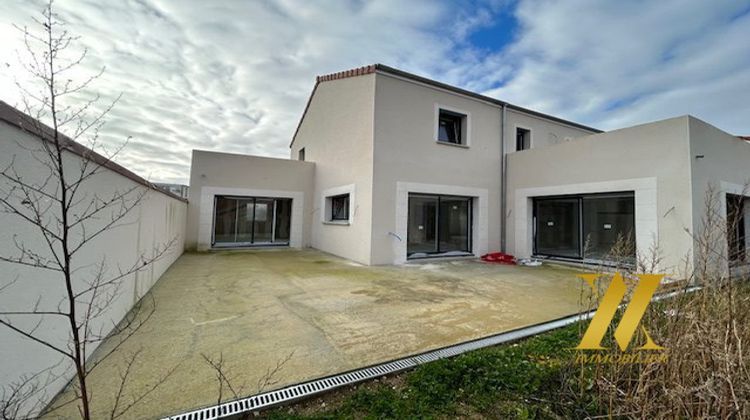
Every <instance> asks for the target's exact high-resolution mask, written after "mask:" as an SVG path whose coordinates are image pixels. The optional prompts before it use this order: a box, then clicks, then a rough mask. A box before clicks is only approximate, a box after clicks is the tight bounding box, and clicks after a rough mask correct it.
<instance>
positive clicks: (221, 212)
mask: <svg viewBox="0 0 750 420" xmlns="http://www.w3.org/2000/svg"><path fill="white" fill-rule="evenodd" d="M236 222H237V200H235V199H232V198H226V197H216V214H215V218H214V242H215V243H226V242H234V238H235V230H236V226H237V225H236Z"/></svg>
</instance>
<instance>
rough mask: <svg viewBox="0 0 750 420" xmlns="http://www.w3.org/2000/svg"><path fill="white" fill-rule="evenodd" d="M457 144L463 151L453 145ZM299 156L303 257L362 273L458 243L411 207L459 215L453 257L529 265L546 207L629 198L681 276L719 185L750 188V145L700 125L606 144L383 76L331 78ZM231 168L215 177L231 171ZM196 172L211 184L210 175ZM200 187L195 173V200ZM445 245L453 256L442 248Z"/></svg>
mask: <svg viewBox="0 0 750 420" xmlns="http://www.w3.org/2000/svg"><path fill="white" fill-rule="evenodd" d="M441 130H442V131H441ZM449 130H453V131H451V133H454V134H446V133H448V131H449ZM455 132H460V136H459V137H460V139H458V140H456V139H453V140H451V138H449V137H450V136H455ZM441 136H449V137H445V138H442V137H441ZM446 140H449V141H446ZM290 148H291V150H290V152H291V153H290V155H291V160H290V161H278V162H279V163H278V164H279V165H282V162H284V163H283V165H286V166H288V165H289V162H292V161H294V162H295V163H297V164H299V165H303V164H304V165H311V166H312V168H311V169H310V172H309V175H305V180H307V181H309V184H308V185H307V186H306V188H307V189H305V188H298V189H296V190H297V191H298V192H300V193H303V195H304V197H305V198H304V199H305V200H306V201H305V202H306V203H308V204H307V205H309V206H310V207H309V209H308V211H309V212H310V213H309V215H310V217H309V218H305V219H304V222H303V223H304V224H305V225H304V226H303V227H302V230H304V231H305V232H307V233H306V234H309V236H306V238H308V240H306V241H303V242H304V244H303V246H306V245H308V244H309V245H310V246H312V247H314V248H318V249H320V250H323V251H326V252H330V253H332V254H336V255H340V256H343V257H345V258H349V259H352V260H355V261H358V262H360V263H363V264H398V263H403V262H405V261H407V260H408V259H409V256H410V255H412V256H414V255H419V256H424V253H422V252H414V253H410V252H409V250H408V247H409V246H412V245H407V242H408V241H407V239H408V237H409V234H410V232H411V233H412V234H413V235H417V236H419V237H420V238H427V237H428V236H429V235H427V234H426V233H424V232H431V231H432V230H434V231H435V232H440V231H441V229H443V230H445V229H449V230H450V231H451V232H452V231H455V230H456V226H453V225H450V226H448V227H446V226H442V225H443V224H444V223H443V219H441V218H440V217H438V216H435V220H436V221H437V222H436V224H437V225H436V226H432V225H430V224H419V226H417V227H414V226H410V224H414V220H413V216H410V211H416V210H414V209H417V207H414V209H412V210H410V200H411V198H412V197H414V198H415V200H416V199H421V200H424V201H425V203H427V204H425V205H424V206H425V207H423V208H418V210H419V211H422V212H423V213H424V212H427V213H425V214H429V215H428V216H421V217H422V218H421V219H419V220H428V221H429V220H430V219H429V218H430V217H432V213H430V212H432V211H433V209H437V210H434V211H437V212H447V211H457V212H459V213H457V214H458V216H455V217H454V219H451V223H453V222H456V221H460V223H464V221H467V222H466V223H469V226H468V229H464V230H463V231H461V229H458V231H461V232H462V234H463V235H464V236H466V237H468V239H467V240H466V242H461V246H463V248H461V250H462V252H448V253H447V255H452V256H466V255H469V256H474V257H478V256H481V255H482V254H484V253H487V252H491V251H498V250H503V251H507V252H509V253H512V254H515V255H516V256H518V257H528V256H532V255H535V254H538V252H537V251H538V250H537V249H536V245H535V244H536V241H537V238H536V232H535V229H536V228H535V226H537V225H535V223H538V222H539V221H538V220H536V219H535V216H534V208H535V207H534V206H535V204H534V203H535V202H537V200H541V199H549V198H551V197H563V198H565V197H588V195H597V196H599V195H603V194H605V193H618V194H620V193H621V194H625V195H626V196H627V197H630V198H629V199H630V200H632V203H633V210H632V219H633V224H634V228H633V232H632V235H633V237H634V240H635V246H636V248H637V249H636V254H637V256H639V257H645V256H646V255H648V254H649V253H652V252H653V250H654V249H657V250H658V252H659V253H660V254H661V256H662V263H661V268H662V269H663V270H664V271H665V272H667V273H669V274H673V275H678V271H679V268H680V267H682V266H684V265H685V264H684V263H685V262H690V261H691V258H692V254H693V251H694V250H693V241H692V239H691V235H693V234H694V233H695V232H697V231H699V229H700V217H699V216H698V215H699V214H701V213H702V212H703V210H704V209H703V208H702V207H701V206H702V197H701V196H702V195H704V194H705V191H706V190H707V189H708V188H709V185H716V186H717V187H721V188H724V189H726V190H727V191H725V192H728V191H730V190H731V191H735V193H736V190H737V188H738V186H743V185H745V184H746V183H747V182H749V181H750V165H748V164H747V162H750V143H748V142H746V141H743V140H741V139H739V138H737V137H735V136H732V135H729V134H727V133H724V132H722V131H720V130H718V129H716V128H714V127H711V126H710V125H708V124H705V123H703V122H701V121H699V120H697V119H695V118H692V117H679V118H673V119H669V120H665V121H659V122H654V123H650V124H644V125H640V126H636V127H630V128H626V129H621V130H615V131H612V132H607V133H602V132H600V131H598V130H595V129H592V128H589V127H585V126H582V125H580V124H576V123H573V122H569V121H565V120H561V119H559V118H556V117H552V116H549V115H544V114H540V113H537V112H534V111H531V110H527V109H523V108H520V107H517V106H514V105H511V104H507V103H504V102H501V101H498V100H495V99H492V98H488V97H484V96H481V95H478V94H475V93H472V92H467V91H464V90H461V89H458V88H454V87H451V86H447V85H444V84H441V83H439V82H435V81H431V80H428V79H424V78H421V77H419V76H415V75H411V74H408V73H404V72H401V71H399V70H396V69H392V68H389V67H386V66H382V65H373V66H368V67H363V68H360V69H356V70H351V71H347V72H342V73H336V74H331V75H326V76H321V77H319V78H318V80H317V83H316V85H315V88H314V89H313V93H312V94H311V97H310V99H309V102H308V105H307V108H306V109H305V112H304V114H303V116H302V118H301V121H300V124H299V127H298V129H297V132H296V133H295V136H294V139H293V141H292V144H291V147H290ZM517 148H520V150H517ZM248 159H249V158H248ZM301 159H304V160H305V161H306V162H300V160H301ZM226 163H227V162H226V161H220V160H216V161H215V162H214V165H222V166H223V167H224V168H225V170H227V171H230V172H231V171H232V169H231V167H232V166H231V165H229V166H227V165H225V164H226ZM209 166H210V165H209ZM196 168H200V169H199V170H200V171H206V169H205V168H206V166H205V165H204V164H202V163H201V164H200V165H199V164H196V163H195V162H194V167H193V171H195V170H196ZM247 170H252V169H248V168H244V169H242V170H240V171H239V172H237V174H241V173H244V172H242V171H247ZM230 176H231V173H230ZM308 176H309V177H310V178H309V179H308V178H307V177H308ZM240 178H242V179H240V180H237V182H234V181H233V183H232V186H233V187H241V188H247V189H250V190H252V189H275V188H268V185H269V183H277V182H279V179H283V180H284V183H286V184H288V183H289V182H295V181H293V180H294V179H296V178H294V176H291V178H290V175H289V173H288V172H287V173H286V175H284V176H280V177H279V179H273V180H271V179H270V178H266V179H263V180H258V179H256V178H252V179H251V178H249V177H240ZM192 180H197V178H196V175H195V174H193V175H192V176H191V189H192V188H193V181H192ZM204 185H205V184H204ZM210 185H211V186H212V187H222V186H224V185H223V184H222V183H211V184H210ZM722 186H723V187H722ZM290 188H291V187H290ZM292 189H293V188H292ZM285 190H286V188H285ZM740 192H741V191H740ZM725 195H726V194H724V195H723V196H721V195H720V196H721V197H723V198H721V197H720V199H721V200H724V204H723V205H726V204H725V200H726V197H725ZM342 196H345V197H346V198H347V199H348V201H347V202H346V204H342V205H348V210H349V213H348V214H347V218H346V219H345V220H331V217H332V212H335V210H334V209H333V208H332V206H334V204H333V203H334V201H333V200H334V199H336V197H342ZM308 197H309V199H308ZM582 199H583V198H582ZM431 200H432V201H431ZM443 200H446V201H445V202H446V203H448V205H445V206H444V205H443V204H441V203H444V202H443ZM451 200H454V201H451ZM455 200H459V201H455ZM433 201H434V202H436V203H438V204H432V203H433ZM202 206H203V213H202V216H201V218H200V223H202V224H203V225H206V226H208V223H210V220H211V217H212V212H211V211H210V210H209V209H208V207H207V206H206V205H205V203H204V204H202ZM440 206H443V207H445V208H443V207H440ZM191 207H193V203H192V202H191ZM459 208H460V209H459ZM456 209H458V210H456ZM451 214H453V213H451ZM410 217H411V218H410ZM446 217H449V216H446ZM450 217H453V216H450ZM581 217H583V216H581ZM195 220H197V219H195ZM581 220H582V219H581ZM192 221H193V219H192V218H191V222H189V225H191V224H192ZM744 223H748V222H747V218H746V219H745V221H744ZM453 224H455V223H453ZM606 226H607V224H605V226H604V229H607V227H606ZM459 228H461V226H459ZM413 229H417V230H413ZM415 232H416V234H415ZM446 235H447V234H446ZM204 236H205V235H204ZM435 236H436V239H435V243H436V244H437V245H436V246H437V249H438V250H440V247H441V246H442V242H443V239H442V237H440V236H439V234H437V233H436V234H435ZM747 237H750V235H747ZM453 239H455V237H450V240H453ZM424 240H427V239H424ZM429 240H432V239H429ZM460 240H461V241H463V240H464V239H463V237H461V239H460ZM451 245H452V244H450V243H449V244H448V246H449V247H450V246H451ZM292 246H295V245H292ZM210 247H211V246H209V248H210ZM199 248H201V246H200V245H199ZM203 249H205V246H204V247H203ZM747 249H750V244H747ZM428 256H446V255H442V254H440V252H437V253H434V254H429V255H428ZM582 258H583V257H582Z"/></svg>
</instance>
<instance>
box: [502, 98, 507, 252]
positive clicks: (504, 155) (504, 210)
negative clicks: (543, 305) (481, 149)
mask: <svg viewBox="0 0 750 420" xmlns="http://www.w3.org/2000/svg"><path fill="white" fill-rule="evenodd" d="M507 107H508V105H507V104H503V111H502V117H501V123H500V252H505V251H506V248H507V243H506V242H507V240H506V236H507V235H506V232H505V225H506V221H505V215H506V213H507V203H506V201H507V199H506V196H507V194H506V190H507V188H508V184H507V181H506V178H507V175H508V159H507V153H505V109H506V108H507Z"/></svg>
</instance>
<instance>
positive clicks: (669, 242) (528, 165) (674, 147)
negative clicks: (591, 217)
mask: <svg viewBox="0 0 750 420" xmlns="http://www.w3.org/2000/svg"><path fill="white" fill-rule="evenodd" d="M689 149H690V147H689V140H688V118H687V117H679V118H672V119H668V120H664V121H659V122H655V123H650V124H644V125H639V126H635V127H629V128H625V129H621V130H615V131H611V132H608V133H602V134H596V135H591V136H587V137H583V138H580V139H577V140H576V141H572V142H569V143H563V144H559V145H555V146H551V147H546V148H539V149H532V150H527V151H522V152H517V153H513V154H511V155H510V156H509V158H508V193H509V201H508V203H509V209H512V211H510V212H509V214H508V227H509V231H508V235H509V236H508V246H509V251H510V252H511V253H513V254H515V255H517V256H520V257H526V256H529V254H530V252H531V241H532V236H531V235H532V233H531V232H532V231H531V228H530V226H531V223H532V222H531V212H530V208H531V198H532V197H534V196H546V195H556V194H579V193H592V192H608V191H615V190H620V191H635V193H636V197H635V199H636V203H635V205H636V242H637V243H636V246H637V248H638V249H637V251H638V253H639V254H640V255H642V256H644V255H647V254H648V253H649V248H650V247H651V246H652V245H653V244H654V243H655V242H654V241H657V242H656V243H658V244H659V246H660V249H661V254H662V257H663V262H662V267H661V268H662V271H664V272H666V273H668V274H670V275H679V274H681V273H680V268H681V266H682V262H683V260H684V259H685V258H689V257H690V256H691V255H692V244H691V241H690V236H689V235H688V234H687V233H686V232H685V229H689V228H690V227H691V226H692V223H693V207H692V190H691V184H690V157H689V155H690V150H689ZM514 207H515V208H514ZM512 227H513V228H512Z"/></svg>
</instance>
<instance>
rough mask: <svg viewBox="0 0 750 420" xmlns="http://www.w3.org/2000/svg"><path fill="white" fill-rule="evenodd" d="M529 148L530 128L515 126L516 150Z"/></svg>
mask: <svg viewBox="0 0 750 420" xmlns="http://www.w3.org/2000/svg"><path fill="white" fill-rule="evenodd" d="M528 149H531V130H527V129H525V128H520V127H516V151H520V150H528Z"/></svg>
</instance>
